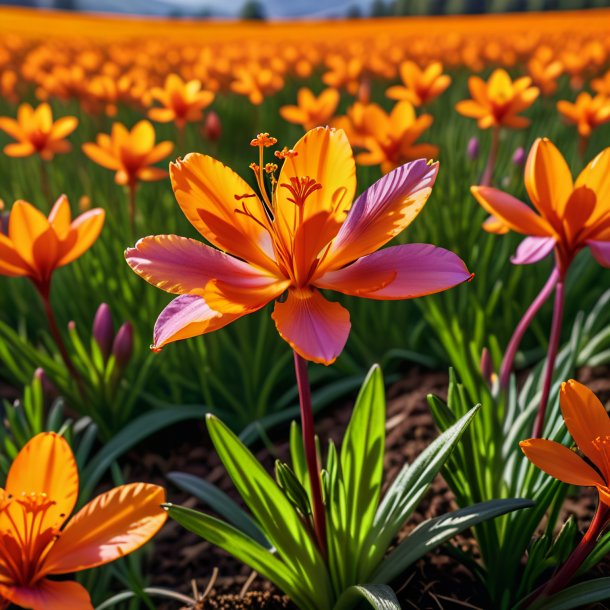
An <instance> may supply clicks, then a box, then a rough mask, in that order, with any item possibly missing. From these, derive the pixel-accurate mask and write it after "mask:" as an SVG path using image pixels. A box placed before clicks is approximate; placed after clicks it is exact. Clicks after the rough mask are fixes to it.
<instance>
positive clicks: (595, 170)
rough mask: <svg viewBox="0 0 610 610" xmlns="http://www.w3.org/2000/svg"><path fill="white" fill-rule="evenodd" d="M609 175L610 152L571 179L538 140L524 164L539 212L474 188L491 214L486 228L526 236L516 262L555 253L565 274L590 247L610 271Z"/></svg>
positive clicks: (548, 144) (490, 190)
mask: <svg viewBox="0 0 610 610" xmlns="http://www.w3.org/2000/svg"><path fill="white" fill-rule="evenodd" d="M609 177H610V148H606V149H605V150H604V151H602V152H601V153H600V154H599V155H597V157H595V159H593V161H591V163H589V164H588V165H587V166H586V167H585V168H584V169H583V170H582V172H581V173H580V175H579V176H578V178H577V179H576V181H573V180H572V174H571V172H570V169H569V167H568V165H567V163H566V161H565V159H564V158H563V156H562V155H561V153H560V152H559V151H558V150H557V148H555V146H554V145H553V143H552V142H551V141H550V140H547V139H538V140H536V141H535V142H534V145H533V146H532V149H531V151H530V153H529V156H528V159H527V163H526V166H525V188H526V190H527V192H528V194H529V196H530V199H531V200H532V203H533V204H534V206H535V208H536V210H537V212H538V213H536V212H535V211H534V210H532V209H531V208H530V207H529V206H528V205H526V204H525V203H523V202H521V201H519V200H518V199H515V198H514V197H512V196H511V195H509V194H508V193H504V192H502V191H499V190H497V189H495V188H492V187H487V186H473V187H471V190H472V193H473V195H474V196H475V198H476V199H477V201H478V202H479V204H480V205H481V206H482V207H483V208H484V209H485V210H486V211H487V212H489V213H490V214H492V217H491V218H492V219H493V220H488V222H487V223H485V224H484V225H483V226H484V228H485V229H486V230H488V231H490V232H492V233H497V232H505V229H511V230H513V231H515V232H517V233H521V234H523V235H527V236H528V237H527V238H526V239H524V240H523V242H522V243H521V244H520V246H519V248H518V249H517V253H516V255H515V256H514V257H513V263H515V264H530V263H535V262H537V261H539V260H542V259H543V258H544V257H545V256H547V255H549V254H550V253H551V252H552V251H553V250H555V255H556V258H557V264H558V266H559V269H560V272H561V275H562V276H564V275H565V273H566V272H567V270H568V267H569V266H570V264H571V262H572V261H573V259H574V257H575V256H576V254H578V252H580V251H581V250H582V249H583V248H587V247H588V248H590V250H591V253H592V254H593V256H594V257H595V259H596V260H597V262H598V263H599V264H600V265H602V266H604V267H610V179H609ZM488 223H489V224H488Z"/></svg>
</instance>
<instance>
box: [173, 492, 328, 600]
mask: <svg viewBox="0 0 610 610" xmlns="http://www.w3.org/2000/svg"><path fill="white" fill-rule="evenodd" d="M165 509H166V510H167V512H168V514H169V516H170V517H171V518H172V519H174V520H175V521H177V522H178V523H180V525H182V527H184V528H186V529H187V530H189V531H190V532H193V534H197V536H200V537H201V538H203V539H204V540H207V541H208V542H211V543H212V544H214V545H216V546H218V547H220V548H221V549H223V550H225V551H227V553H230V554H231V555H233V556H234V557H237V559H239V560H240V561H243V562H244V563H245V564H247V565H248V566H250V567H251V568H252V569H253V570H256V571H257V572H258V573H259V574H262V575H263V576H264V577H265V578H267V579H269V580H270V581H271V582H272V583H274V584H275V585H276V586H278V587H279V588H280V589H281V590H282V591H283V592H284V593H286V595H288V596H289V597H290V598H291V599H292V601H293V602H294V603H295V604H296V605H297V606H299V608H300V609H302V610H309V609H310V610H317V609H318V608H320V606H319V605H318V602H317V601H316V599H312V598H310V596H309V594H308V593H309V592H308V587H307V585H305V584H304V582H303V580H302V579H301V578H300V576H299V574H298V572H295V571H294V569H293V568H292V566H290V565H289V564H287V563H285V562H284V561H283V560H282V559H281V558H279V557H277V556H276V555H275V554H273V553H272V552H271V551H270V550H269V549H266V548H265V547H263V546H261V545H260V544H258V542H256V541H255V540H252V538H250V537H249V536H247V535H246V534H244V533H243V532H241V531H240V530H238V529H237V528H234V527H233V526H232V525H229V524H228V523H225V522H224V521H221V520H220V519H216V518H215V517H211V516H210V515H205V514H204V513H200V512H197V511H196V510H192V509H190V508H184V507H183V506H174V505H173V504H166V505H165ZM323 603H324V602H323Z"/></svg>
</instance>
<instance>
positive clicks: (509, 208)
mask: <svg viewBox="0 0 610 610" xmlns="http://www.w3.org/2000/svg"><path fill="white" fill-rule="evenodd" d="M470 191H471V192H472V194H473V195H474V197H475V199H476V200H477V201H478V202H479V204H480V205H481V207H483V209H485V211H486V212H488V213H489V214H491V215H492V216H495V217H496V218H497V219H498V220H500V221H501V222H503V223H504V224H505V225H506V226H508V227H509V228H511V229H512V230H513V231H516V232H517V233H522V234H524V235H536V236H539V237H549V236H550V235H552V234H553V229H552V227H551V225H550V224H549V223H548V222H547V221H546V219H544V218H543V217H542V216H539V215H538V214H536V212H534V210H532V208H530V207H529V206H528V205H526V204H525V203H523V202H522V201H519V200H518V199H516V198H515V197H513V196H512V195H509V194H508V193H504V192H503V191H499V190H498V189H495V188H493V187H490V186H472V187H470Z"/></svg>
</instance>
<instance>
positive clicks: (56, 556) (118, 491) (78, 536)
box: [42, 483, 167, 574]
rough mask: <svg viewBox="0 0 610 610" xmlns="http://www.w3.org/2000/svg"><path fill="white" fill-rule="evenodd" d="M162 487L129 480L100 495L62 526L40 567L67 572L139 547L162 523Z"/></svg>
mask: <svg viewBox="0 0 610 610" xmlns="http://www.w3.org/2000/svg"><path fill="white" fill-rule="evenodd" d="M163 502H165V490H164V489H163V488H162V487H159V486H158V485H147V484H145V483H132V484H130V485H121V486H120V487H115V488H114V489H111V490H110V491H108V492H106V493H103V494H100V495H99V496H97V498H95V499H93V500H92V501H91V502H89V504H87V505H85V506H84V507H83V508H82V509H81V510H80V511H79V512H78V513H77V514H76V515H74V517H73V518H72V519H70V522H69V523H68V525H67V526H66V527H65V528H64V530H63V531H62V533H61V536H60V537H59V538H58V540H57V542H55V544H54V545H53V547H52V548H51V550H50V551H49V554H48V555H47V559H46V561H45V562H44V565H43V567H42V570H43V572H44V573H46V574H67V573H70V572H78V571H80V570H87V569H89V568H94V567H96V566H99V565H102V564H105V563H108V562H110V561H114V560H115V559H118V558H119V557H123V556H125V555H127V554H129V553H132V552H133V551H135V550H136V549H139V548H140V547H141V546H142V545H143V544H145V543H146V542H148V541H149V540H150V539H151V538H152V537H153V536H154V535H155V534H156V533H157V532H158V531H159V530H160V529H161V526H162V525H163V524H164V523H165V521H166V519H167V513H166V512H165V511H164V510H163V509H162V508H161V504H162V503H163Z"/></svg>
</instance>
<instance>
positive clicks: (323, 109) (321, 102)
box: [280, 87, 339, 131]
mask: <svg viewBox="0 0 610 610" xmlns="http://www.w3.org/2000/svg"><path fill="white" fill-rule="evenodd" d="M338 104H339V92H338V91H337V90H336V89H325V90H324V91H322V93H320V95H319V96H318V97H316V96H315V95H314V94H313V93H312V91H311V89H308V88H307V87H301V88H300V89H299V91H298V93H297V105H296V106H282V107H281V108H280V115H281V116H282V118H283V119H284V120H286V121H288V122H289V123H296V124H297V125H302V126H303V129H305V131H309V130H310V129H313V128H314V127H317V126H318V125H326V124H328V123H329V122H330V120H331V119H332V117H333V115H334V113H335V110H336V109H337V106H338Z"/></svg>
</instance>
